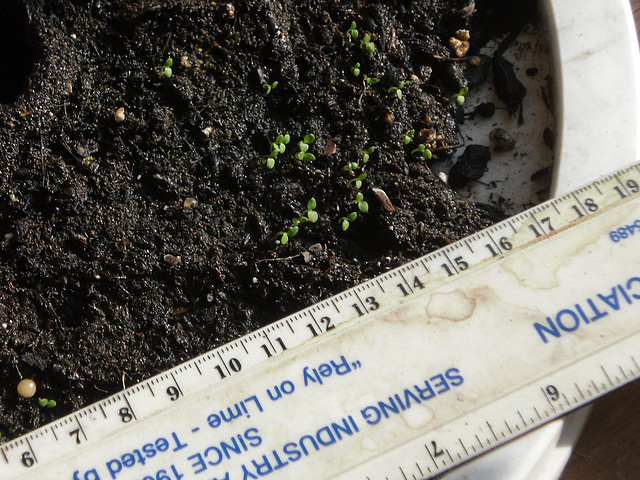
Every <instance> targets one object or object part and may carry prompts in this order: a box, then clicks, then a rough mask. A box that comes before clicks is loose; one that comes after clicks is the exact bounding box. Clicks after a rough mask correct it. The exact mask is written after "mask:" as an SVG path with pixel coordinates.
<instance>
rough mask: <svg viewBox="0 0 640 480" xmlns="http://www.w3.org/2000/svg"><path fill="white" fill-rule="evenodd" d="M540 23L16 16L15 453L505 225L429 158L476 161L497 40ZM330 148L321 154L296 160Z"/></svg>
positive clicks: (7, 258)
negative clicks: (49, 428)
mask: <svg viewBox="0 0 640 480" xmlns="http://www.w3.org/2000/svg"><path fill="white" fill-rule="evenodd" d="M512 4H514V5H512ZM531 11H532V9H529V8H524V6H523V5H522V2H510V1H500V2H499V1H489V0H477V1H476V2H475V3H474V2H473V1H472V0H455V1H450V0H445V1H439V0H432V1H428V2H427V1H425V2H419V1H379V2H378V1H370V2H365V1H354V0H344V1H330V0H304V1H290V2H278V1H271V0H244V1H233V2H203V1H187V0H162V1H149V0H139V1H136V2H130V1H126V2H125V1H116V0H101V1H100V0H94V1H92V2H90V1H89V0H82V1H79V0H6V1H4V2H3V4H2V6H1V7H0V26H1V27H2V33H1V34H0V35H2V38H1V39H0V40H2V44H3V46H4V48H3V50H4V51H5V53H7V52H8V57H5V58H4V59H3V61H2V66H1V67H0V68H1V69H2V70H1V72H2V75H1V77H2V79H1V80H0V82H1V83H0V96H1V98H0V101H1V102H2V104H3V105H2V108H1V109H0V147H1V148H0V193H1V199H2V201H1V202H0V377H1V378H2V382H3V386H4V388H3V389H1V390H0V434H1V436H2V439H10V438H13V437H15V436H18V435H20V434H22V433H25V432H27V431H29V430H31V429H33V428H35V427H37V426H39V425H42V424H43V423H46V422H48V421H51V420H53V419H54V418H57V417H60V416H62V415H64V414H67V413H69V412H71V411H73V410H75V409H77V408H80V407H82V406H84V405H87V404H89V403H91V402H94V401H96V400H98V399H100V398H104V397H106V396H107V395H109V394H112V393H114V392H116V391H117V390H120V389H121V388H122V387H123V385H131V384H133V383H135V382H138V381H140V380H141V379H144V378H147V377H149V376H151V375H154V374H156V373H158V372H160V371H162V370H165V369H167V368H169V367H171V366H174V365H176V364H178V363H180V362H183V361H185V360H187V359H189V358H191V357H193V356H196V355H197V354H200V353H203V352H205V351H207V350H209V349H211V348H214V347H216V346H218V345H220V344H222V343H224V342H226V341H229V340H231V339H233V338H236V337H238V336H240V335H242V334H244V333H247V332H249V331H251V330H253V329H255V328H258V327H260V326H263V325H265V324H268V323H269V322H272V321H274V320H276V319H278V318H280V317H283V316H285V315H287V314H290V313H292V312H294V311H296V310H298V309H300V308H303V307H305V306H307V305H309V304H312V303H314V302H317V301H319V300H321V299H323V298H327V297H328V296H330V295H332V294H335V293H337V292H339V291H341V290H344V289H346V288H348V287H350V286H353V285H354V284H356V283H359V282H361V281H363V280H365V279H368V278H371V277H373V276H375V275H377V274H379V273H381V272H383V271H385V270H388V269H391V268H394V267H397V266H399V265H401V264H402V263H405V262H407V261H408V260H410V259H413V258H416V257H418V256H420V255H423V254H425V253H427V252H429V251H433V250H434V249H437V248H439V247H442V246H444V245H447V244H449V243H451V242H453V241H455V240H457V239H459V238H461V237H463V236H466V235H468V234H470V233H472V232H474V231H477V230H479V229H482V228H484V227H486V226H488V225H489V224H490V223H491V222H492V221H493V220H495V218H494V215H493V214H492V213H490V212H489V211H488V210H487V209H484V208H482V207H481V206H475V205H472V204H470V203H467V202H465V201H462V200H461V199H460V198H458V196H457V195H456V193H455V192H454V191H453V190H452V189H450V188H449V187H448V186H447V185H446V184H445V183H443V181H442V180H440V179H439V178H438V176H437V175H435V174H433V173H432V172H431V170H430V168H429V162H428V161H427V159H426V158H424V156H423V155H421V153H420V151H416V152H414V150H416V149H417V148H418V146H419V145H420V144H423V145H425V146H426V147H428V149H429V150H430V151H431V152H433V156H434V158H438V159H444V158H446V157H448V156H452V155H454V153H455V152H456V150H458V149H459V148H461V147H462V146H461V145H460V144H461V143H463V140H462V138H461V136H460V135H459V132H458V124H457V122H456V112H457V110H459V107H458V106H457V103H456V102H455V101H453V96H454V95H455V94H456V93H457V92H458V91H459V90H460V88H462V87H464V86H469V87H470V88H471V89H473V87H474V85H476V84H477V83H478V82H481V81H483V80H484V78H485V77H486V72H487V70H488V68H489V65H490V63H491V61H490V59H486V58H482V57H479V56H476V55H475V54H476V53H477V51H478V49H479V48H480V47H481V46H482V45H483V44H484V43H485V41H486V40H487V38H489V37H491V36H494V35H496V34H500V33H507V32H509V31H513V30H517V28H518V27H519V26H520V25H521V24H522V23H523V22H525V21H529V20H531V16H530V15H529V13H530V12H531ZM523 14H524V15H523ZM505 19H509V20H508V21H507V20H505ZM352 22H355V25H356V29H357V31H358V37H357V38H353V36H352V35H351V33H350V32H349V27H350V26H351V25H352ZM459 30H468V31H469V32H470V40H469V43H470V48H469V51H468V52H467V53H466V54H464V52H463V56H462V57H461V58H458V57H457V56H456V54H455V53H454V50H453V48H452V45H451V40H450V39H452V38H456V39H457V40H458V41H457V42H456V41H454V43H458V44H460V43H462V48H463V49H464V47H465V45H464V42H465V41H466V40H465V34H464V32H459ZM366 35H369V36H370V42H371V44H372V45H373V48H372V49H371V51H368V50H367V42H366V41H365V36H366ZM169 58H171V59H172V61H173V64H172V65H169V63H171V62H169V63H167V60H168V59H169ZM358 64H359V65H358ZM356 66H357V67H358V68H356V69H354V67H356ZM167 67H170V68H171V72H169V71H167ZM358 69H359V72H358V71H357V70H358ZM169 73H170V76H169ZM356 73H357V75H356ZM365 79H375V80H377V81H378V82H377V83H374V82H375V80H368V81H367V80H365ZM276 81H277V82H278V83H277V85H275V86H273V88H272V89H271V91H270V92H269V93H268V94H267V89H266V88H265V87H264V86H265V85H267V84H273V83H274V82H276ZM394 87H395V88H394ZM398 92H400V94H399V93H398ZM458 113H459V112H458ZM458 118H460V117H458ZM488 121H490V120H488ZM412 130H413V131H415V133H414V134H413V136H411V137H410V139H409V143H408V144H405V143H404V142H403V139H402V137H401V135H403V134H407V133H408V132H410V131H412ZM307 134H313V135H314V136H315V141H314V142H313V143H311V142H307V143H309V148H308V151H307V152H306V153H310V154H312V155H313V156H315V160H313V161H310V159H309V157H308V156H307V159H304V158H303V159H299V158H296V155H295V154H296V153H297V152H298V151H299V142H300V141H301V140H303V139H304V137H305V135H307ZM279 135H283V136H284V135H289V138H290V141H289V143H288V144H286V145H284V148H285V151H284V152H283V153H279V154H278V155H277V156H276V155H275V153H274V154H273V155H271V156H272V157H273V156H275V159H273V160H274V166H273V168H269V167H270V166H271V165H268V164H267V162H268V161H271V160H269V159H268V158H265V157H268V156H269V155H270V153H272V152H275V151H277V150H278V149H280V148H282V146H273V145H272V144H273V143H274V141H275V140H276V139H277V137H278V136H279ZM371 147H374V150H373V151H371V150H370V149H371ZM303 148H304V147H303ZM462 148H464V147H462ZM365 151H369V153H367V155H368V157H369V159H368V162H366V163H365ZM349 165H350V167H348V166H349ZM364 174H366V176H364ZM359 194H361V195H362V196H361V197H360V196H359ZM311 199H314V200H315V203H316V206H315V211H316V212H317V221H316V222H304V220H305V219H312V220H314V219H315V218H314V214H313V213H309V212H305V210H306V209H307V208H308V203H309V201H310V200H311ZM363 202H366V205H365V204H364V203H363ZM367 206H368V211H364V210H367V208H366V207H367ZM354 212H355V213H357V218H355V219H353V213H354ZM350 214H351V215H350ZM300 217H304V218H303V223H301V224H300V225H299V231H298V232H297V235H295V236H294V235H292V234H293V233H295V232H293V231H290V229H292V228H293V227H294V226H295V222H294V221H293V220H292V219H294V218H300ZM345 219H346V220H347V222H348V224H347V223H345ZM345 226H348V229H346V230H345V229H344V227H345ZM279 232H288V236H289V241H288V242H287V243H286V244H284V241H282V233H279ZM23 377H24V378H33V379H34V380H35V382H36V384H37V386H38V392H37V394H36V396H35V397H33V398H31V399H23V398H20V397H19V396H18V394H17V392H16V385H17V384H18V382H19V380H20V379H21V378H23ZM38 398H47V399H54V400H55V401H56V402H57V406H56V407H55V408H46V407H41V406H40V405H39V402H38Z"/></svg>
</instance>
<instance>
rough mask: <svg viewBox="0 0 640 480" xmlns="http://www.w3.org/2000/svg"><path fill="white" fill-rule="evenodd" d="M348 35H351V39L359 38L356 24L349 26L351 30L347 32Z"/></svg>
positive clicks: (352, 23)
mask: <svg viewBox="0 0 640 480" xmlns="http://www.w3.org/2000/svg"><path fill="white" fill-rule="evenodd" d="M347 35H351V38H353V39H354V40H355V39H356V38H358V35H359V33H358V29H357V25H356V22H351V25H350V26H349V30H347ZM356 76H357V75H356Z"/></svg>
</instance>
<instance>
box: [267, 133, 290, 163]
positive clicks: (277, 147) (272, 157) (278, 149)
mask: <svg viewBox="0 0 640 480" xmlns="http://www.w3.org/2000/svg"><path fill="white" fill-rule="evenodd" d="M290 140H291V137H290V136H289V134H285V135H278V136H277V137H276V139H275V141H273V142H272V143H271V152H270V153H269V155H267V156H266V157H265V163H266V164H267V168H268V169H269V170H271V169H272V168H273V167H275V166H276V157H277V156H278V155H280V154H282V153H284V152H285V150H286V149H287V144H288V143H289V141H290Z"/></svg>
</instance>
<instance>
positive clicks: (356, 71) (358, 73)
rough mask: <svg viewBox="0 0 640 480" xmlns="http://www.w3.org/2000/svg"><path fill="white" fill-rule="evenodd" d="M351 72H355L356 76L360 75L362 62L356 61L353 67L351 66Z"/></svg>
mask: <svg viewBox="0 0 640 480" xmlns="http://www.w3.org/2000/svg"><path fill="white" fill-rule="evenodd" d="M351 73H353V75H354V76H356V77H359V76H360V63H356V64H355V65H354V66H353V67H351Z"/></svg>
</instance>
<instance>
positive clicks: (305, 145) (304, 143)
mask: <svg viewBox="0 0 640 480" xmlns="http://www.w3.org/2000/svg"><path fill="white" fill-rule="evenodd" d="M315 141H316V136H315V135H314V134H313V133H308V134H307V135H305V136H304V139H303V140H301V141H300V142H298V153H296V158H297V159H298V160H304V161H305V162H313V161H314V160H315V159H316V157H315V155H314V154H313V153H309V152H308V150H309V145H311V144H312V143H313V142H315Z"/></svg>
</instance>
